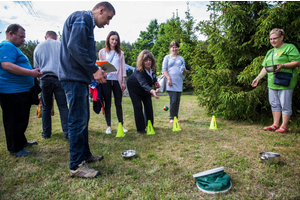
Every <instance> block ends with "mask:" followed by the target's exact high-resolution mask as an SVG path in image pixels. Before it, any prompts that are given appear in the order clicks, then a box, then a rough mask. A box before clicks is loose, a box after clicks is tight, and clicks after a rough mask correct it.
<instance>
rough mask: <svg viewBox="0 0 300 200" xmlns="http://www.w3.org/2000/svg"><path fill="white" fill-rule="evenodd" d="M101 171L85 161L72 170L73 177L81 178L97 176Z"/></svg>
mask: <svg viewBox="0 0 300 200" xmlns="http://www.w3.org/2000/svg"><path fill="white" fill-rule="evenodd" d="M100 174H101V173H100V172H99V171H96V170H94V169H92V168H90V167H89V166H88V165H87V164H86V162H85V161H83V162H82V163H81V164H79V165H78V168H77V169H76V170H70V175H71V177H75V176H77V177H80V178H95V177H97V176H98V175H100Z"/></svg>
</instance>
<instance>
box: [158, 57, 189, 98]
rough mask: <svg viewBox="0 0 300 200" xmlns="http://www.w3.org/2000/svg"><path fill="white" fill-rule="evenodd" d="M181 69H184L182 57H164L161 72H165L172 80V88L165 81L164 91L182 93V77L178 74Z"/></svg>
mask: <svg viewBox="0 0 300 200" xmlns="http://www.w3.org/2000/svg"><path fill="white" fill-rule="evenodd" d="M181 67H183V68H185V66H184V59H183V57H181V56H177V57H172V56H170V55H166V56H165V57H164V60H163V66H162V71H163V72H164V71H165V70H167V71H168V74H169V75H170V77H171V80H172V86H169V81H168V80H167V83H166V86H167V87H166V91H173V92H182V89H183V79H184V76H183V74H182V73H181V72H180V69H181Z"/></svg>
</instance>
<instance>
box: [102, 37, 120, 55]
mask: <svg viewBox="0 0 300 200" xmlns="http://www.w3.org/2000/svg"><path fill="white" fill-rule="evenodd" d="M113 35H116V36H118V43H117V45H116V47H115V50H116V52H117V54H119V55H121V47H120V46H121V45H120V44H121V42H120V36H119V34H118V33H117V31H111V32H109V34H108V36H107V38H106V41H105V50H106V52H107V53H108V52H109V51H110V50H111V48H110V44H109V39H110V37H111V36H113Z"/></svg>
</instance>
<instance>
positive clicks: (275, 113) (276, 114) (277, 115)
mask: <svg viewBox="0 0 300 200" xmlns="http://www.w3.org/2000/svg"><path fill="white" fill-rule="evenodd" d="M272 114H273V120H274V121H273V124H274V125H276V126H277V127H279V121H280V117H281V112H280V111H272ZM286 116H287V115H286ZM282 117H283V115H282ZM283 121H284V120H283Z"/></svg>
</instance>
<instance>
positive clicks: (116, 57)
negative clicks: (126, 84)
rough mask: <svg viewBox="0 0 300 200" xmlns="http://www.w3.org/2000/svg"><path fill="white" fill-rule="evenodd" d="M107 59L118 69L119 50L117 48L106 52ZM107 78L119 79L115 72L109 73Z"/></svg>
mask: <svg viewBox="0 0 300 200" xmlns="http://www.w3.org/2000/svg"><path fill="white" fill-rule="evenodd" d="M114 54H115V55H114ZM112 56H114V58H112ZM105 60H107V61H108V62H110V64H112V65H113V66H115V68H116V69H117V70H118V67H119V61H120V56H119V54H117V52H116V51H115V50H111V51H110V52H109V53H105ZM107 80H114V81H117V80H118V79H117V77H116V75H115V72H110V73H107Z"/></svg>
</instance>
